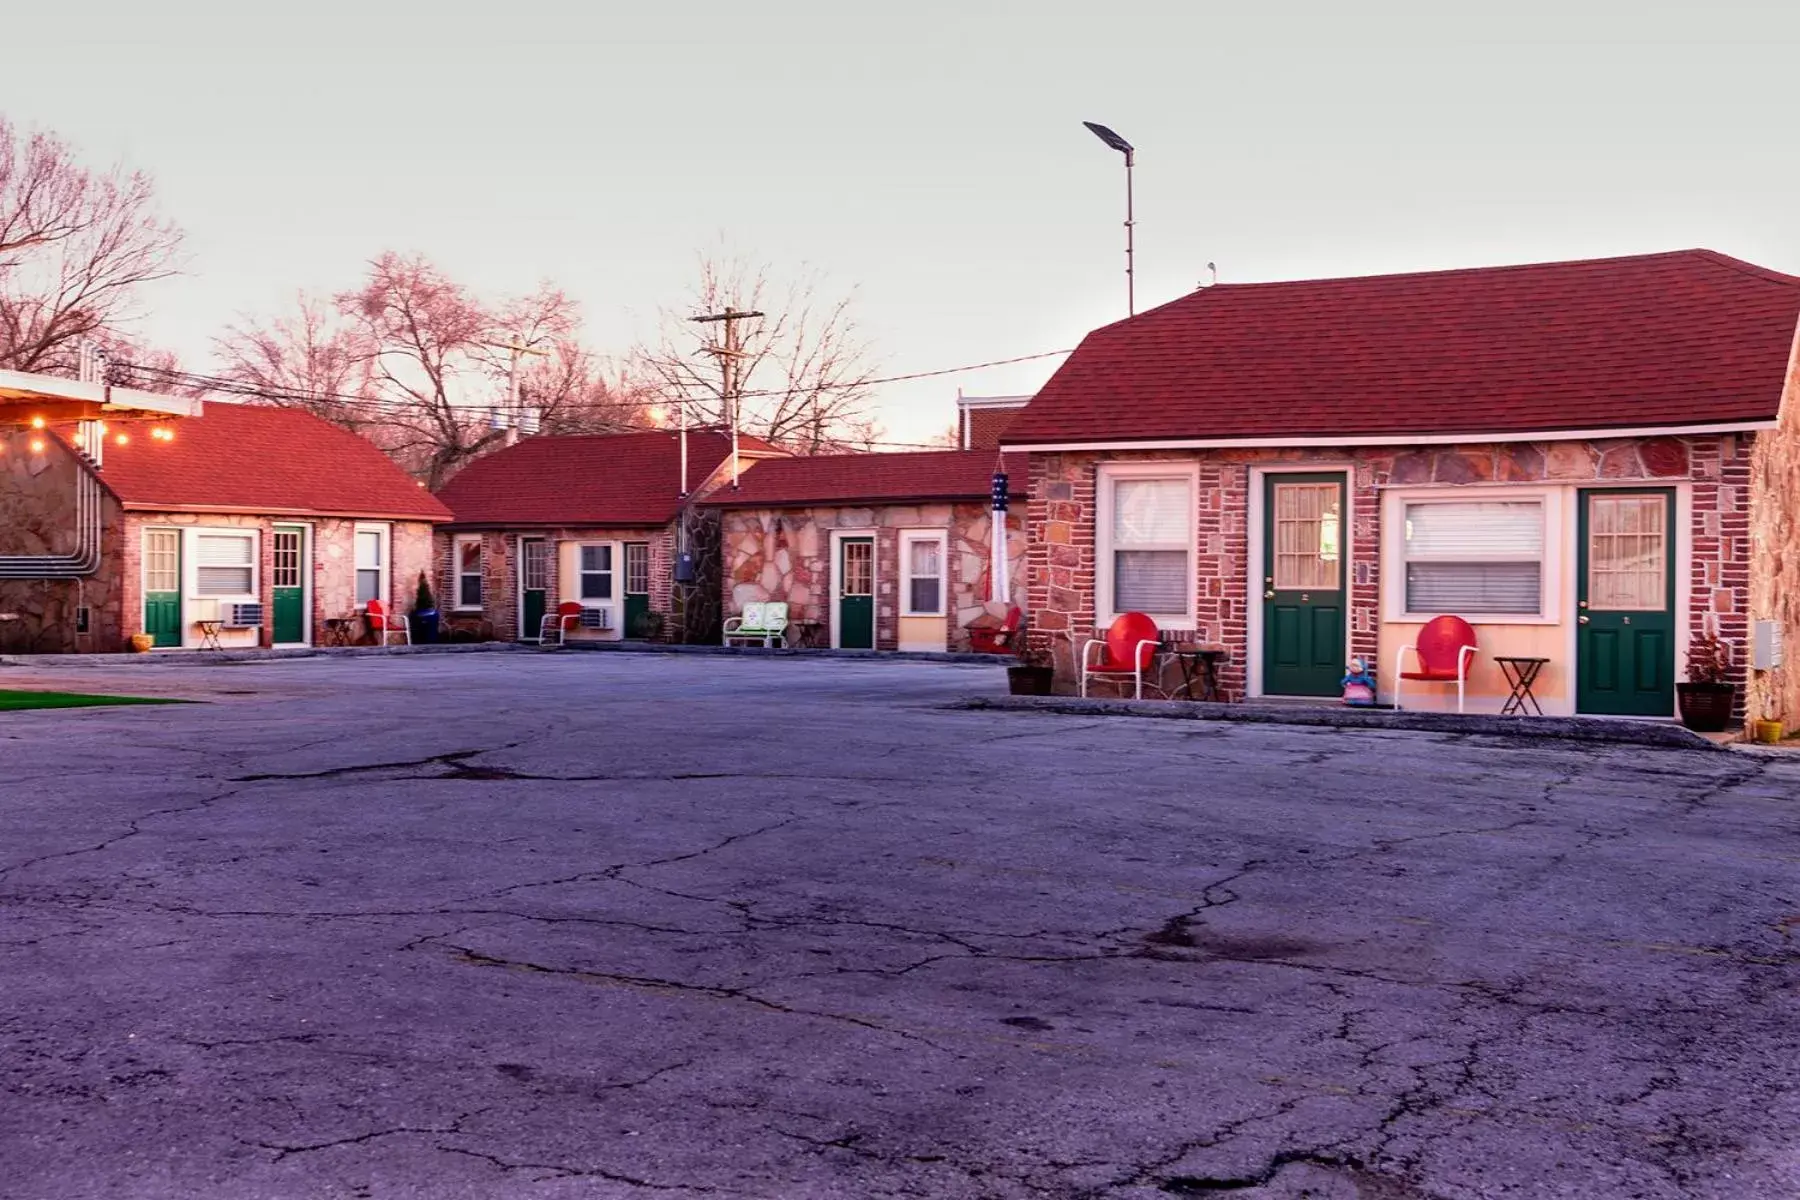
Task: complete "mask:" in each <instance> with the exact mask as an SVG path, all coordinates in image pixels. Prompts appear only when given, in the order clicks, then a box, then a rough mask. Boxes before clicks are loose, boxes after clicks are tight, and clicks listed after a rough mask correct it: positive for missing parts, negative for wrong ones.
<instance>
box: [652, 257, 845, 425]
mask: <svg viewBox="0 0 1800 1200" xmlns="http://www.w3.org/2000/svg"><path fill="white" fill-rule="evenodd" d="M820 284H821V280H820V277H819V276H818V275H817V274H816V273H813V272H807V273H804V274H802V275H801V276H800V277H798V278H797V279H795V280H794V281H793V282H791V283H789V284H787V285H785V286H778V285H776V284H775V283H774V282H773V281H772V280H771V277H770V272H769V269H768V267H767V266H766V265H764V264H762V263H759V262H756V261H754V260H752V259H748V258H744V257H739V256H732V257H726V256H723V255H718V254H703V255H701V257H700V275H699V281H698V284H697V286H696V287H695V288H694V291H693V293H692V297H691V300H690V306H689V307H688V308H687V309H684V310H681V311H671V310H664V311H663V313H662V320H661V329H660V334H659V340H658V342H657V344H656V345H655V346H646V347H640V348H639V350H638V351H637V354H636V361H637V362H638V364H639V365H640V369H641V370H642V373H643V374H644V376H645V377H646V379H647V381H648V382H649V383H650V385H651V386H652V387H653V388H654V389H655V392H656V395H657V398H658V400H659V401H660V402H661V403H662V404H664V405H665V406H667V407H669V408H671V409H674V408H676V407H678V406H682V405H685V406H686V410H687V414H688V419H689V420H690V421H694V422H698V423H705V424H714V423H716V424H724V423H727V422H728V421H729V420H730V419H731V413H730V412H729V411H728V405H727V401H726V397H725V395H724V379H723V374H722V372H721V371H720V369H719V364H718V361H717V354H716V352H717V351H720V350H722V349H724V347H723V346H722V345H721V344H719V343H718V341H717V340H716V339H718V338H719V337H720V336H721V335H722V327H721V326H720V325H719V324H717V323H715V324H707V325H700V324H695V323H694V322H693V320H692V317H694V316H695V315H697V314H700V313H714V312H721V311H724V310H725V309H726V308H727V307H731V308H735V309H738V310H740V311H749V312H762V313H764V314H765V315H764V316H762V317H760V318H754V319H747V320H744V321H742V322H741V323H740V325H739V331H740V332H739V350H740V352H741V353H740V357H739V358H738V359H737V368H736V386H737V392H738V396H739V403H740V409H739V413H738V420H739V428H740V429H741V430H743V431H744V432H745V433H749V434H753V435H755V436H759V437H763V438H767V439H768V440H769V441H771V442H774V443H776V444H777V445H780V446H783V447H786V448H787V449H790V450H794V451H796V452H799V453H802V454H820V453H828V452H830V451H833V450H843V449H848V448H854V447H857V446H860V445H863V444H866V443H868V442H871V441H873V440H875V439H876V438H877V437H878V435H879V429H878V427H877V426H875V424H874V422H873V419H872V417H871V416H870V413H869V405H870V403H871V401H872V400H873V384H872V382H871V381H872V380H873V379H874V377H875V366H874V364H873V362H872V361H871V358H870V349H869V345H868V343H867V342H865V341H864V340H863V338H862V335H861V333H860V331H859V330H858V328H857V325H856V319H855V311H854V300H855V296H854V293H852V294H851V295H849V296H844V297H842V298H839V299H835V300H833V299H828V298H824V297H822V296H821V295H820Z"/></svg>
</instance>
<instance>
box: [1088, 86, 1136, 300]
mask: <svg viewBox="0 0 1800 1200" xmlns="http://www.w3.org/2000/svg"><path fill="white" fill-rule="evenodd" d="M1082 124H1083V125H1086V126H1087V127H1088V130H1089V131H1090V132H1091V133H1092V134H1093V135H1094V136H1095V137H1097V138H1099V139H1100V140H1101V141H1103V142H1105V143H1106V144H1107V145H1108V146H1110V147H1112V148H1113V149H1114V150H1117V151H1118V152H1119V153H1121V154H1123V155H1124V156H1125V315H1126V316H1128V317H1135V316H1136V315H1137V294H1136V290H1135V286H1134V283H1133V272H1132V267H1133V265H1134V264H1133V261H1132V259H1133V251H1134V249H1135V248H1134V246H1133V245H1132V241H1133V237H1132V234H1133V231H1134V229H1135V227H1136V225H1137V222H1136V221H1135V220H1134V219H1133V217H1132V211H1131V168H1132V166H1133V165H1134V164H1135V159H1136V151H1135V150H1134V149H1133V148H1132V145H1131V143H1130V142H1128V141H1126V140H1125V139H1124V138H1122V137H1120V136H1119V135H1118V134H1116V133H1114V132H1113V131H1112V130H1110V129H1108V128H1107V127H1106V126H1104V125H1097V124H1095V123H1094V122H1092V121H1083V122H1082Z"/></svg>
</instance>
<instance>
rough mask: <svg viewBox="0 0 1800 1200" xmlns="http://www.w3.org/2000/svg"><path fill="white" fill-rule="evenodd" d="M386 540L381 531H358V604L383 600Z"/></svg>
mask: <svg viewBox="0 0 1800 1200" xmlns="http://www.w3.org/2000/svg"><path fill="white" fill-rule="evenodd" d="M385 541H386V539H385V538H383V537H382V535H381V530H379V529H359V530H357V531H356V602H357V603H358V604H367V603H368V602H369V601H371V600H380V599H382V590H383V589H382V586H381V582H382V571H383V570H384V569H385V568H386V565H387V564H386V559H387V548H386V545H385Z"/></svg>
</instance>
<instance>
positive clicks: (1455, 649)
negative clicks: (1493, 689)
mask: <svg viewBox="0 0 1800 1200" xmlns="http://www.w3.org/2000/svg"><path fill="white" fill-rule="evenodd" d="M1408 650H1411V651H1412V652H1413V654H1414V655H1416V656H1417V657H1418V660H1419V669H1418V670H1416V671H1408V670H1406V669H1405V667H1406V652H1407V651H1408ZM1474 661H1475V628H1474V626H1472V625H1470V624H1469V623H1468V622H1467V621H1465V620H1463V619H1462V618H1461V617H1433V618H1431V620H1429V621H1427V622H1426V623H1425V628H1423V629H1421V630H1419V640H1418V643H1417V644H1415V645H1412V646H1402V647H1400V652H1399V653H1398V654H1397V655H1395V656H1394V710H1395V711H1396V712H1398V711H1399V709H1400V681H1401V680H1403V679H1411V680H1413V681H1414V682H1419V683H1454V684H1456V711H1457V712H1461V711H1462V710H1463V699H1464V691H1465V689H1466V687H1467V685H1468V682H1469V667H1470V666H1471V665H1472V664H1473V663H1474Z"/></svg>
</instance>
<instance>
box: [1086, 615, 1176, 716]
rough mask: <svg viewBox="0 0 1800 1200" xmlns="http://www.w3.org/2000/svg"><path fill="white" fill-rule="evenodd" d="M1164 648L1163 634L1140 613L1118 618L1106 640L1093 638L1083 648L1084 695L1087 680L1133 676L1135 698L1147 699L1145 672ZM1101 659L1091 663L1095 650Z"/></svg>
mask: <svg viewBox="0 0 1800 1200" xmlns="http://www.w3.org/2000/svg"><path fill="white" fill-rule="evenodd" d="M1161 645H1162V634H1160V633H1159V632H1157V629H1156V622H1155V621H1152V620H1151V619H1150V618H1149V617H1147V616H1145V615H1144V614H1143V613H1141V612H1128V613H1123V614H1121V615H1120V616H1119V617H1118V618H1116V619H1115V620H1114V621H1113V623H1112V625H1111V627H1110V628H1108V629H1107V631H1106V636H1105V637H1104V638H1090V639H1089V640H1088V641H1087V642H1086V643H1085V644H1083V646H1082V647H1081V694H1082V696H1084V697H1085V696H1086V695H1087V686H1088V676H1090V675H1107V676H1111V677H1113V678H1115V679H1117V678H1122V677H1124V676H1126V675H1129V676H1131V678H1132V681H1133V682H1134V683H1135V684H1136V685H1137V688H1136V693H1135V698H1136V699H1139V700H1142V699H1143V698H1144V672H1145V671H1148V670H1149V669H1150V664H1151V663H1152V662H1154V661H1155V659H1156V651H1157V648H1158V647H1159V646H1161ZM1096 646H1098V647H1099V648H1100V655H1099V657H1098V658H1095V659H1093V660H1092V661H1090V660H1089V655H1090V654H1091V653H1092V651H1093V649H1094V647H1096Z"/></svg>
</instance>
